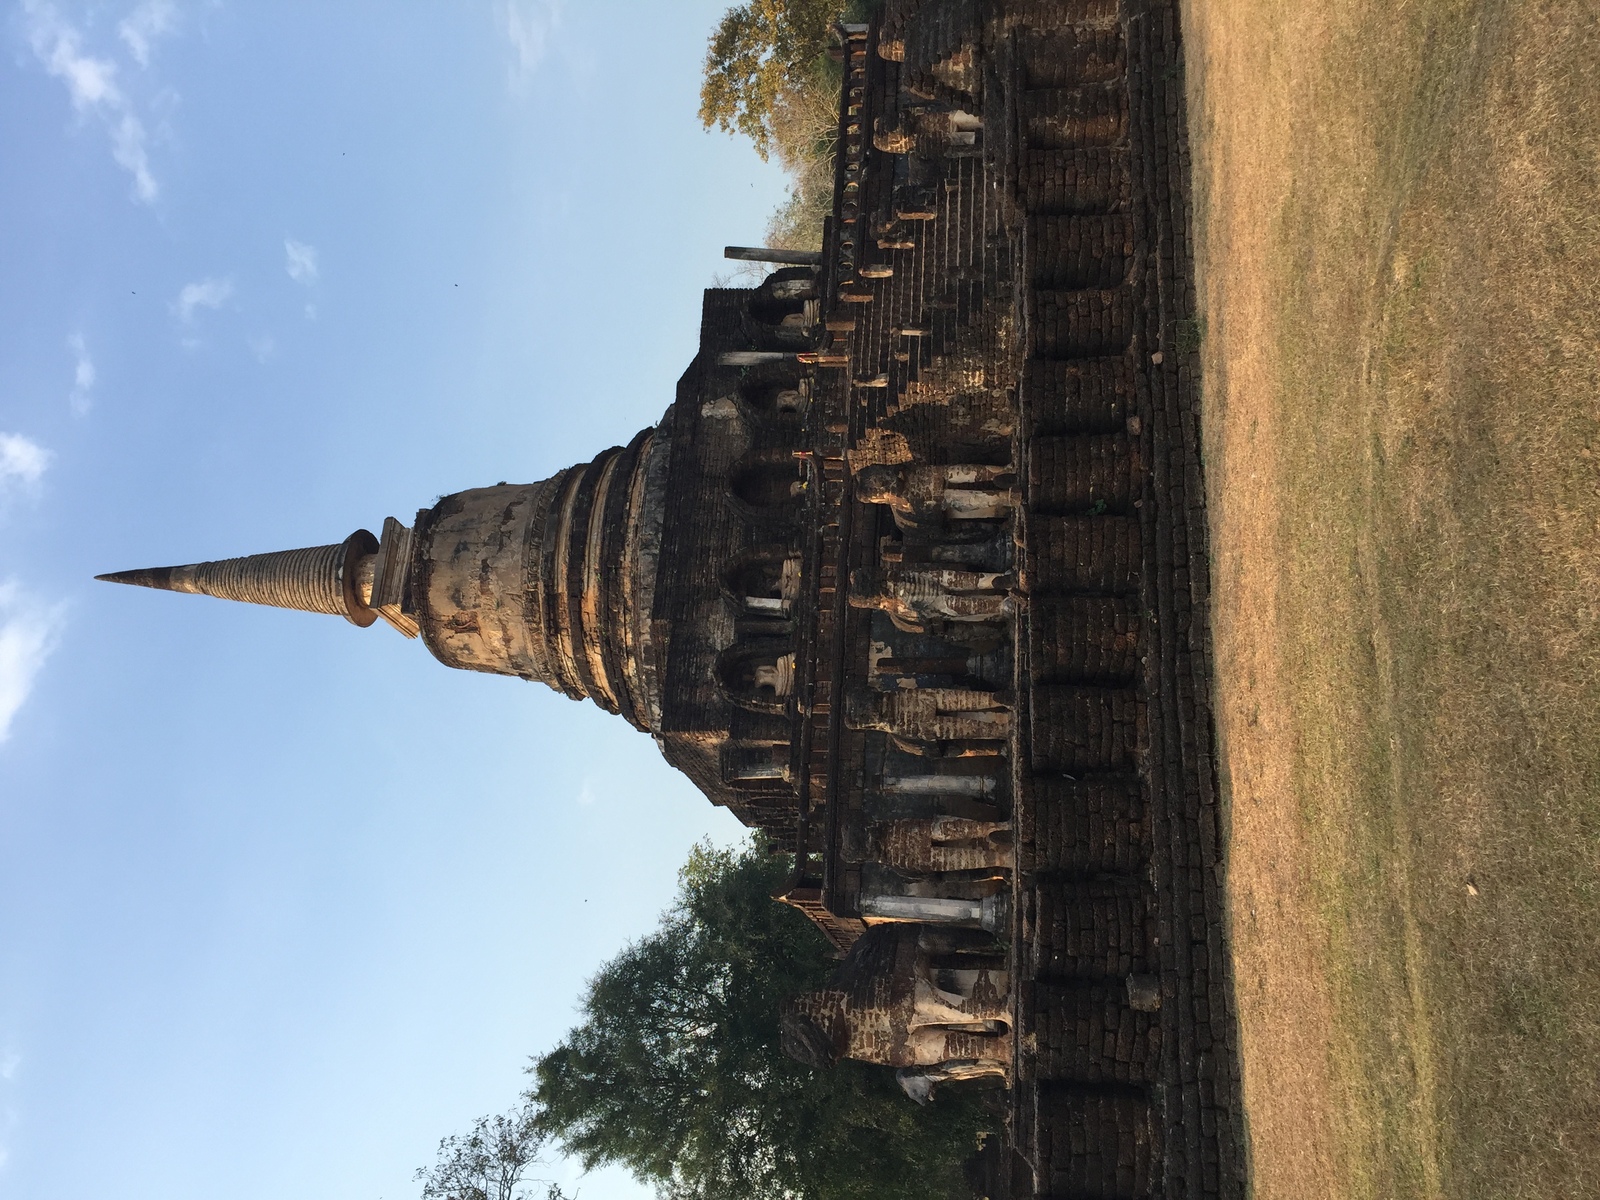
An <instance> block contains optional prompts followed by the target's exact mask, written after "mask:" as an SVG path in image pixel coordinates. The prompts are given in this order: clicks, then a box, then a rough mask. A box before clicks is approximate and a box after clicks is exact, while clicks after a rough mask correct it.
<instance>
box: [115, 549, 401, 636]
mask: <svg viewBox="0 0 1600 1200" xmlns="http://www.w3.org/2000/svg"><path fill="white" fill-rule="evenodd" d="M377 553H378V539H377V538H375V537H373V536H372V534H370V533H368V532H367V531H366V530H365V529H358V530H356V532H354V533H352V534H351V535H350V536H349V537H347V538H345V540H344V541H342V542H338V543H335V544H334V545H331V546H308V547H306V548H304V549H301V550H278V551H275V552H273V553H270V554H248V555H245V556H244V557H243V558H223V559H218V560H216V561H215V562H200V563H190V564H188V565H186V566H178V567H145V568H143V569H141V570H136V571H117V572H114V573H112V574H110V575H97V576H95V578H96V579H103V580H105V581H106V582H107V583H126V584H132V585H133V586H135V587H148V588H159V589H161V590H162V591H167V592H191V593H193V594H195V595H200V596H216V597H218V598H219V599H222V600H242V601H244V602H245V603H248V604H269V605H271V606H273V607H274V608H292V609H296V610H298V611H300V612H314V613H328V614H329V615H331V616H339V617H344V618H345V619H346V620H348V621H350V622H352V623H353V624H356V625H360V626H362V627H363V628H365V627H366V626H368V625H371V624H372V623H373V622H374V621H376V620H377V619H378V613H377V612H376V611H375V610H374V609H373V608H372V584H373V566H374V564H375V560H376V557H377Z"/></svg>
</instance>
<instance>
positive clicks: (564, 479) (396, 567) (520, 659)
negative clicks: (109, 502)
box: [96, 413, 670, 731]
mask: <svg viewBox="0 0 1600 1200" xmlns="http://www.w3.org/2000/svg"><path fill="white" fill-rule="evenodd" d="M669 416H670V413H669ZM663 428H665V426H664V427H663ZM658 432H659V431H658V430H656V429H646V430H642V431H641V432H640V433H639V435H638V436H637V437H635V438H634V439H633V441H631V442H630V443H629V444H628V445H627V446H614V447H612V448H611V449H610V450H607V451H605V452H603V453H602V454H600V455H599V456H598V457H596V458H595V459H594V460H592V461H591V462H587V463H580V464H578V465H577V466H574V467H569V468H568V469H567V470H565V471H562V472H560V473H558V474H556V475H554V476H552V477H551V478H549V479H545V480H541V481H539V482H537V483H526V484H507V483H500V484H496V485H494V486H493V487H486V488H470V489H468V490H466V491H462V492H455V493H452V494H451V495H448V496H440V497H439V498H438V500H437V501H436V502H435V503H434V505H433V507H432V508H425V509H423V510H422V511H421V512H419V513H417V515H416V519H415V522H414V524H412V525H411V526H409V527H408V526H406V525H403V524H401V523H400V521H398V520H396V519H395V518H394V517H388V518H386V519H385V520H384V523H383V534H382V536H381V537H374V536H373V535H372V534H371V533H369V532H367V531H366V530H365V529H358V530H357V531H356V532H355V533H352V534H351V535H350V536H349V537H347V538H345V540H344V541H342V542H339V543H336V544H334V545H330V546H308V547H306V548H304V549H300V550H280V551H277V552H275V553H271V554H251V555H247V556H245V557H243V558H225V559H219V560H217V561H215V562H199V563H191V564H189V565H187V566H175V567H148V568H145V569H143V570H138V571H119V572H116V573H115V574H111V575H99V576H96V578H98V579H103V580H105V581H107V582H109V583H126V584H132V585H135V586H137V587H149V588H159V589H161V590H162V591H168V592H192V593H195V594H197V595H202V596H216V597H218V598H220V599H224V600H242V601H245V602H246V603H250V604H268V605H272V606H274V607H276V608H292V609H296V610H298V611H300V612H313V613H326V614H329V615H333V616H341V617H344V618H345V619H346V620H348V621H350V622H351V623H352V624H355V625H360V626H363V627H365V626H368V625H371V624H372V623H373V622H374V621H377V620H378V619H379V618H382V619H383V620H384V621H386V622H387V623H388V624H390V625H391V626H393V627H394V628H395V629H398V630H399V631H400V632H401V633H403V634H405V635H406V636H407V637H418V636H420V637H421V639H422V642H423V644H424V645H425V646H426V647H427V648H428V650H429V652H430V653H432V654H433V656H434V657H435V658H437V659H438V660H439V661H440V662H442V663H444V664H445V665H446V666H450V667H459V668H462V669H464V670H468V671H486V672H489V673H491V674H496V675H516V676H520V677H521V678H523V679H528V680H535V681H537V682H540V683H545V684H548V685H549V686H551V687H553V688H555V689H556V690H557V691H559V692H562V693H564V694H565V695H568V696H571V697H572V698H573V699H575V700H583V699H592V700H593V701H594V702H595V703H596V704H598V705H600V707H602V708H604V709H606V710H607V711H608V712H614V713H620V714H622V715H623V716H624V717H626V718H627V719H628V720H629V721H631V722H632V723H633V724H634V725H636V726H638V727H640V728H642V729H650V730H652V731H653V730H656V729H658V728H659V727H660V723H661V700H660V694H661V688H660V683H659V671H658V667H659V662H658V659H659V658H660V653H659V649H660V648H659V646H658V644H657V637H658V635H657V633H656V631H655V626H654V624H653V623H652V622H653V613H654V608H655V589H656V575H657V568H658V565H659V559H660V552H661V531H662V526H663V520H664V515H665V488H666V471H667V465H668V462H669V448H670V443H669V440H668V439H667V438H665V437H658V436H657V433H658Z"/></svg>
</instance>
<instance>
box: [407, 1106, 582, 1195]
mask: <svg viewBox="0 0 1600 1200" xmlns="http://www.w3.org/2000/svg"><path fill="white" fill-rule="evenodd" d="M536 1116H537V1109H536V1108H535V1107H534V1105H533V1104H532V1102H531V1101H528V1100H527V1099H526V1098H525V1099H524V1101H523V1104H522V1106H521V1107H520V1108H518V1109H516V1110H514V1111H512V1112H510V1113H507V1114H505V1115H504V1116H498V1117H479V1118H478V1119H477V1121H475V1122H474V1123H473V1126H472V1132H471V1133H467V1134H457V1135H456V1136H454V1137H447V1138H443V1139H442V1140H441V1141H440V1142H439V1158H438V1161H437V1162H435V1163H434V1165H433V1166H432V1167H423V1168H422V1169H421V1170H419V1171H418V1172H417V1176H416V1177H417V1179H418V1180H419V1181H421V1183H422V1200H528V1197H529V1196H530V1195H531V1193H530V1192H529V1191H528V1190H527V1189H524V1188H522V1187H521V1183H522V1176H523V1173H524V1172H526V1171H527V1169H528V1168H529V1167H530V1166H531V1165H533V1163H535V1162H537V1161H538V1157H539V1151H540V1150H541V1149H542V1148H543V1146H544V1144H545V1140H546V1135H545V1134H543V1133H541V1132H540V1131H539V1129H538V1128H537V1125H536V1121H535V1118H536ZM544 1192H545V1200H565V1198H564V1197H563V1196H562V1194H561V1189H560V1188H559V1187H557V1186H556V1185H555V1184H553V1183H547V1184H545V1185H544Z"/></svg>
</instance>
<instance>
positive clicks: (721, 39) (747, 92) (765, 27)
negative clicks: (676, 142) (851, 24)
mask: <svg viewBox="0 0 1600 1200" xmlns="http://www.w3.org/2000/svg"><path fill="white" fill-rule="evenodd" d="M844 11H845V0H748V2H747V3H745V4H741V5H738V6H737V7H735V8H730V9H729V10H728V11H727V12H726V13H725V14H723V17H722V22H721V23H720V24H719V25H718V26H717V29H716V32H715V33H713V34H712V35H711V45H710V47H709V48H708V49H707V51H706V66H705V83H704V84H703V85H702V86H701V89H700V119H701V120H702V121H704V122H705V124H706V127H707V128H708V129H709V128H710V127H711V126H713V125H715V126H716V127H717V128H719V129H721V130H723V131H724V132H727V133H742V134H744V135H745V136H747V137H748V138H749V139H750V140H751V141H753V142H754V143H755V145H756V150H757V152H758V153H759V154H760V155H761V157H762V158H765V157H766V156H767V154H768V153H769V152H770V151H771V150H772V149H773V144H774V130H773V112H774V110H775V109H782V108H784V107H786V106H787V105H788V104H790V103H792V101H793V98H794V93H795V92H796V91H797V90H801V91H803V90H805V89H807V88H818V87H820V88H822V89H824V90H825V89H827V87H828V84H829V83H830V82H832V83H833V84H834V88H833V90H834V91H837V81H838V76H837V75H836V74H833V73H832V72H830V71H829V70H828V68H827V62H828V58H827V49H828V31H829V29H830V28H831V27H832V25H833V23H834V22H835V21H837V20H839V18H840V17H841V16H843V14H844ZM785 165H788V164H785Z"/></svg>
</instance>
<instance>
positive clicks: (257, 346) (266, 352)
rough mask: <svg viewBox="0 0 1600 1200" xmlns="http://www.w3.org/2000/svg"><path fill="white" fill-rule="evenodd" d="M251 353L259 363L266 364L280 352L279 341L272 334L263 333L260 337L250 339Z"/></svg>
mask: <svg viewBox="0 0 1600 1200" xmlns="http://www.w3.org/2000/svg"><path fill="white" fill-rule="evenodd" d="M249 345H250V353H251V354H254V355H255V356H256V361H257V362H258V363H264V362H266V361H267V360H268V359H269V358H271V357H272V356H273V355H274V354H276V353H277V351H278V340H277V339H276V338H275V337H273V336H272V335H271V334H270V333H263V334H261V335H260V336H259V337H253V338H250V339H249Z"/></svg>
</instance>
